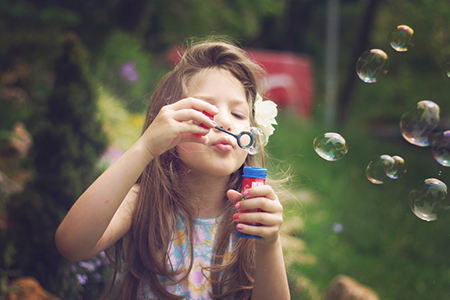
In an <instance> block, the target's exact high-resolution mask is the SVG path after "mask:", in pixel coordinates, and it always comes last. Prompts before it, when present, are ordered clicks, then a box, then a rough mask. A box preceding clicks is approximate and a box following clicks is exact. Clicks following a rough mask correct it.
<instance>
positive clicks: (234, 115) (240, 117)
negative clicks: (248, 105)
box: [231, 113, 246, 120]
mask: <svg viewBox="0 0 450 300" xmlns="http://www.w3.org/2000/svg"><path fill="white" fill-rule="evenodd" d="M231 114H232V115H233V117H235V118H237V119H239V120H245V119H246V116H244V115H243V114H241V113H231Z"/></svg>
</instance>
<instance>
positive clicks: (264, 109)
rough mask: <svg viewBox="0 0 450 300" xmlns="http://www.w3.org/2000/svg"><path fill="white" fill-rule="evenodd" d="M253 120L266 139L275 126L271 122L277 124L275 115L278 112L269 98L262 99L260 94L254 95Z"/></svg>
mask: <svg viewBox="0 0 450 300" xmlns="http://www.w3.org/2000/svg"><path fill="white" fill-rule="evenodd" d="M254 108H255V121H256V124H257V125H258V128H259V129H261V131H262V132H263V133H264V135H265V136H266V138H267V139H269V136H270V135H272V133H273V131H274V130H275V128H273V126H272V124H275V125H277V121H276V120H275V117H276V116H277V114H278V111H277V105H276V104H275V103H274V102H273V101H271V100H264V101H263V98H262V97H261V95H260V94H257V95H256V101H255V105H254Z"/></svg>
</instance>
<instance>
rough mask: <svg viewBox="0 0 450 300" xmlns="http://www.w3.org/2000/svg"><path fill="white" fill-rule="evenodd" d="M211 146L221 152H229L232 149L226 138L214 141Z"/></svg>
mask: <svg viewBox="0 0 450 300" xmlns="http://www.w3.org/2000/svg"><path fill="white" fill-rule="evenodd" d="M212 146H214V147H215V148H216V149H218V150H219V151H222V152H229V151H231V150H232V149H233V145H232V143H231V142H230V140H229V139H228V138H227V137H222V138H220V139H218V140H217V141H215V142H214V143H213V144H212Z"/></svg>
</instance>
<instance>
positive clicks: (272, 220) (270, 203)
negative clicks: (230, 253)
mask: <svg viewBox="0 0 450 300" xmlns="http://www.w3.org/2000/svg"><path fill="white" fill-rule="evenodd" d="M242 196H244V197H245V198H246V200H243V201H240V200H241V197H242ZM227 197H228V199H230V200H231V201H232V202H233V203H234V204H235V206H236V210H237V211H238V212H237V213H236V214H235V215H234V217H233V218H234V220H235V222H237V226H236V228H237V230H239V231H240V232H243V233H246V234H251V235H257V236H260V237H261V238H262V239H259V240H257V241H258V242H261V243H264V244H272V243H275V242H276V241H277V240H278V236H279V232H280V228H281V224H282V223H283V206H282V205H281V203H280V201H279V200H278V197H277V195H276V194H275V192H274V191H273V189H272V188H271V187H270V186H269V185H263V186H258V187H253V188H251V189H249V190H246V191H244V193H242V194H241V193H239V192H237V191H235V190H228V192H227ZM255 209H260V210H261V212H244V211H246V210H255ZM245 223H259V224H260V225H257V226H255V225H249V224H245Z"/></svg>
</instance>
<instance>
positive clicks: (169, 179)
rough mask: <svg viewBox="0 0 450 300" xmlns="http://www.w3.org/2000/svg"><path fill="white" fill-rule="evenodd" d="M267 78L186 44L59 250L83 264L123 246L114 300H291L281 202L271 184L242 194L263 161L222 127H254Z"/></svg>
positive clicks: (238, 61) (238, 55) (62, 234)
mask: <svg viewBox="0 0 450 300" xmlns="http://www.w3.org/2000/svg"><path fill="white" fill-rule="evenodd" d="M261 71H262V70H261V69H260V67H259V66H258V65H257V64H255V63H254V62H252V61H251V60H250V59H249V58H248V57H247V55H246V54H245V52H244V51H243V50H241V49H239V48H237V47H235V46H233V45H230V44H229V43H224V42H205V43H201V44H197V45H194V46H192V47H190V48H189V49H187V50H186V51H185V52H184V54H183V57H182V58H181V61H180V62H179V63H178V65H177V66H176V67H175V68H174V70H172V71H171V72H170V73H168V74H167V75H166V76H165V77H164V78H163V79H162V80H161V82H160V84H159V86H158V87H157V88H156V90H155V92H154V94H153V96H152V99H151V103H150V107H149V110H148V113H147V118H146V122H145V126H144V132H143V134H142V136H141V137H140V138H139V140H138V141H137V142H136V143H135V144H134V145H133V146H132V147H131V148H130V149H129V150H128V151H127V152H126V153H125V154H123V155H122V157H121V158H120V159H119V160H117V161H116V162H115V163H114V164H113V165H112V166H111V167H110V168H108V169H107V170H106V171H105V172H104V173H103V174H102V175H101V176H100V177H99V178H98V179H97V180H96V181H95V182H94V183H93V184H92V185H91V186H90V187H89V188H88V189H87V190H86V191H85V192H84V193H83V195H81V197H80V198H79V199H78V200H77V201H76V202H75V204H74V205H73V207H72V208H71V209H70V211H69V212H68V214H67V216H66V217H65V219H64V220H63V221H62V223H61V225H60V226H59V228H58V230H57V232H56V237H55V239H56V245H57V247H58V249H59V251H60V252H61V253H62V255H64V256H65V257H67V258H68V259H70V260H84V259H87V258H89V257H92V256H94V255H96V254H98V253H100V252H101V251H104V250H106V249H108V248H109V247H111V246H112V245H114V244H115V243H116V242H117V243H116V246H117V247H118V250H116V254H119V255H120V257H121V258H120V259H118V260H119V261H120V260H123V261H124V264H125V266H126V271H125V272H124V273H123V274H122V275H121V286H120V288H119V292H118V296H117V298H118V299H211V298H214V299H271V300H273V299H277V300H279V299H289V298H290V296H289V288H288V283H287V278H286V271H285V266H284V261H283V254H282V248H281V243H280V238H279V232H280V226H281V224H282V222H283V216H282V206H281V204H280V202H279V200H278V197H277V195H276V194H275V192H274V190H273V189H272V188H271V187H270V186H269V185H264V186H258V187H254V188H252V189H250V190H248V191H246V192H244V193H242V194H241V186H242V169H243V167H244V166H258V162H257V159H256V158H255V156H253V155H249V154H248V153H247V152H246V151H245V150H243V149H241V148H239V147H238V145H237V143H236V140H235V139H234V138H233V137H232V136H230V135H228V134H226V133H223V132H222V131H219V130H217V129H216V128H215V126H219V127H222V128H224V129H226V130H228V131H231V132H234V133H239V132H241V131H242V130H244V129H245V128H246V127H249V126H257V125H258V124H256V123H255V111H254V109H255V108H254V103H255V99H256V98H257V96H258V93H260V92H261V91H260V83H259V81H260V75H261ZM205 113H206V114H209V115H211V116H213V118H209V117H208V116H207V115H206V114H205ZM212 119H213V120H212ZM242 196H244V197H245V198H246V199H247V200H246V201H240V200H241V197H242ZM249 209H252V210H254V209H261V212H252V213H246V212H243V211H246V210H249ZM246 223H260V224H261V225H260V226H252V225H248V224H246ZM236 230H238V231H240V232H243V233H247V234H251V235H257V236H260V237H261V239H258V240H255V239H246V238H237V237H236V236H235V233H236Z"/></svg>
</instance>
